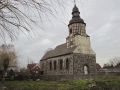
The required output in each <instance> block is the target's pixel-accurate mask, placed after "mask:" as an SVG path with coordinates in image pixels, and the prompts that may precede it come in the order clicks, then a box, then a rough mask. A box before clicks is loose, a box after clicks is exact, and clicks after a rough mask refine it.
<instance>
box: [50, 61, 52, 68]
mask: <svg viewBox="0 0 120 90" xmlns="http://www.w3.org/2000/svg"><path fill="white" fill-rule="evenodd" d="M50 70H52V62H51V61H50Z"/></svg>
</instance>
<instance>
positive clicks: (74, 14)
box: [69, 4, 85, 25]
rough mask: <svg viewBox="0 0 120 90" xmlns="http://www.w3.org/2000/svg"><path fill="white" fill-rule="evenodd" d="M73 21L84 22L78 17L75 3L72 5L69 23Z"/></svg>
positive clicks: (78, 12) (78, 13)
mask: <svg viewBox="0 0 120 90" xmlns="http://www.w3.org/2000/svg"><path fill="white" fill-rule="evenodd" d="M73 23H83V24H85V23H84V20H83V19H82V18H81V17H80V11H79V9H78V7H77V6H76V4H75V5H74V7H73V10H72V19H71V20H70V22H69V25H71V24H73Z"/></svg>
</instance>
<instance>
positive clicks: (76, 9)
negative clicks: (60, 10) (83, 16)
mask: <svg viewBox="0 0 120 90" xmlns="http://www.w3.org/2000/svg"><path fill="white" fill-rule="evenodd" d="M75 12H79V9H78V7H77V6H76V4H75V5H74V8H73V10H72V14H73V13H75ZM79 13H80V12H79Z"/></svg>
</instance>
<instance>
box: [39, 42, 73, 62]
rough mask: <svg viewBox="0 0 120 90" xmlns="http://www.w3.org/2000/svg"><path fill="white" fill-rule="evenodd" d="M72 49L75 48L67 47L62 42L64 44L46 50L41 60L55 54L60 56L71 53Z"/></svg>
mask: <svg viewBox="0 0 120 90" xmlns="http://www.w3.org/2000/svg"><path fill="white" fill-rule="evenodd" d="M74 50H75V47H71V48H67V44H66V43H64V44H61V45H59V46H57V47H56V48H55V49H54V50H50V51H48V52H46V54H45V55H44V56H43V57H42V59H41V60H45V59H48V58H52V57H57V56H62V55H66V54H71V53H73V51H74Z"/></svg>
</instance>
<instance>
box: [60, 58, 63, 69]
mask: <svg viewBox="0 0 120 90" xmlns="http://www.w3.org/2000/svg"><path fill="white" fill-rule="evenodd" d="M62 69H63V60H62V59H61V60H60V70H62Z"/></svg>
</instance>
